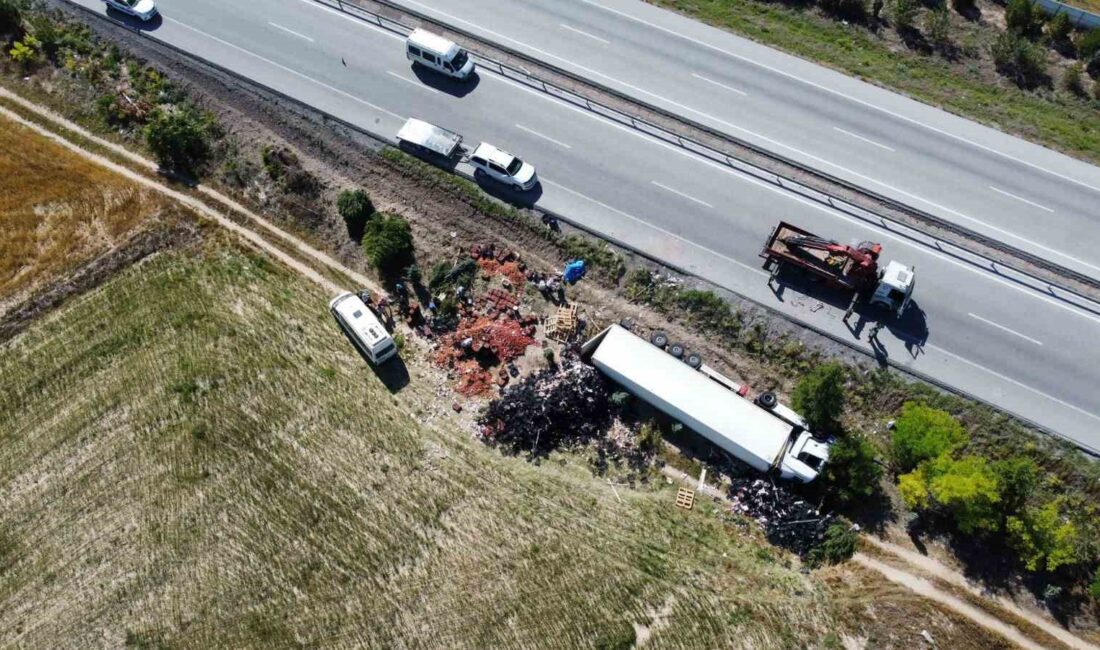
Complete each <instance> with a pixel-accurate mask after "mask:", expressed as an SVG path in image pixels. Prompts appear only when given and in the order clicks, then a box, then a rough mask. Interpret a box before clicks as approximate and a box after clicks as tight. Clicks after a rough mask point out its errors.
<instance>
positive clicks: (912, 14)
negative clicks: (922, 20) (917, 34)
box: [890, 0, 920, 32]
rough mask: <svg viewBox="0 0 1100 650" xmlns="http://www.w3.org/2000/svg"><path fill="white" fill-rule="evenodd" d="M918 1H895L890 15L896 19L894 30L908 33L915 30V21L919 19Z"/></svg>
mask: <svg viewBox="0 0 1100 650" xmlns="http://www.w3.org/2000/svg"><path fill="white" fill-rule="evenodd" d="M919 8H920V7H919V6H918V5H917V0H894V2H893V4H892V5H891V7H890V15H891V17H892V18H893V19H894V29H896V30H897V31H899V32H907V31H910V30H912V29H913V21H914V19H916V17H917V10H918V9H919Z"/></svg>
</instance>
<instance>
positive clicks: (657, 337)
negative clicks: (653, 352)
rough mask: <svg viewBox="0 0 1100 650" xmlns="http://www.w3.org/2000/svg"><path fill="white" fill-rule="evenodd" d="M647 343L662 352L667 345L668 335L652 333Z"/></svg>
mask: <svg viewBox="0 0 1100 650" xmlns="http://www.w3.org/2000/svg"><path fill="white" fill-rule="evenodd" d="M649 342H650V343H652V344H653V345H656V346H657V347H659V348H661V349H662V350H664V349H665V346H666V345H668V335H667V334H665V333H664V332H654V333H653V334H652V335H650V337H649Z"/></svg>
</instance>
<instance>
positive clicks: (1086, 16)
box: [1035, 0, 1100, 29]
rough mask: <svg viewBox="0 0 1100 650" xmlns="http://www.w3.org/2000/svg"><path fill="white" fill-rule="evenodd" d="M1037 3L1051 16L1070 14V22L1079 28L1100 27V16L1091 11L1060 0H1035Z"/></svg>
mask: <svg viewBox="0 0 1100 650" xmlns="http://www.w3.org/2000/svg"><path fill="white" fill-rule="evenodd" d="M1035 4H1037V5H1039V7H1040V8H1041V9H1042V10H1043V11H1045V12H1046V13H1048V14H1050V15H1051V16H1057V15H1058V14H1066V15H1068V16H1069V22H1071V23H1073V26H1074V27H1076V28H1078V29H1100V16H1098V15H1096V14H1094V13H1092V12H1091V11H1085V10H1084V9H1078V8H1077V7H1071V6H1070V5H1067V4H1064V3H1061V2H1058V0H1035Z"/></svg>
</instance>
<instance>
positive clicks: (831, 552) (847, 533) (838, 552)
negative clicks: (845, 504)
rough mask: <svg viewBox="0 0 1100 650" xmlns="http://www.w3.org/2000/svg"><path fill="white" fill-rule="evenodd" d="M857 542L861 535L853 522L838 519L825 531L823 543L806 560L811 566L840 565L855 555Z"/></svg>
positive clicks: (813, 549)
mask: <svg viewBox="0 0 1100 650" xmlns="http://www.w3.org/2000/svg"><path fill="white" fill-rule="evenodd" d="M857 541H859V534H858V533H857V532H856V531H855V528H854V527H853V526H852V524H851V522H849V521H847V520H845V519H837V520H836V521H834V522H833V523H831V524H829V527H828V528H826V529H825V536H824V538H823V539H822V540H821V543H820V544H818V545H817V546H815V547H814V548H812V549H811V550H810V553H809V555H808V556H807V558H806V559H807V561H808V562H809V564H810V565H811V566H820V565H822V564H840V563H841V562H844V561H845V560H848V559H849V558H851V557H852V555H853V554H855V552H856V542H857Z"/></svg>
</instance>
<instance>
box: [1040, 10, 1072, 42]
mask: <svg viewBox="0 0 1100 650" xmlns="http://www.w3.org/2000/svg"><path fill="white" fill-rule="evenodd" d="M1046 34H1047V38H1048V39H1050V42H1051V43H1053V44H1054V45H1056V46H1058V47H1062V48H1064V47H1066V46H1067V45H1072V41H1071V40H1070V35H1071V34H1073V23H1071V22H1070V21H1069V14H1067V13H1060V14H1057V15H1056V16H1054V17H1053V18H1051V19H1050V22H1048V23H1047V26H1046Z"/></svg>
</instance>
